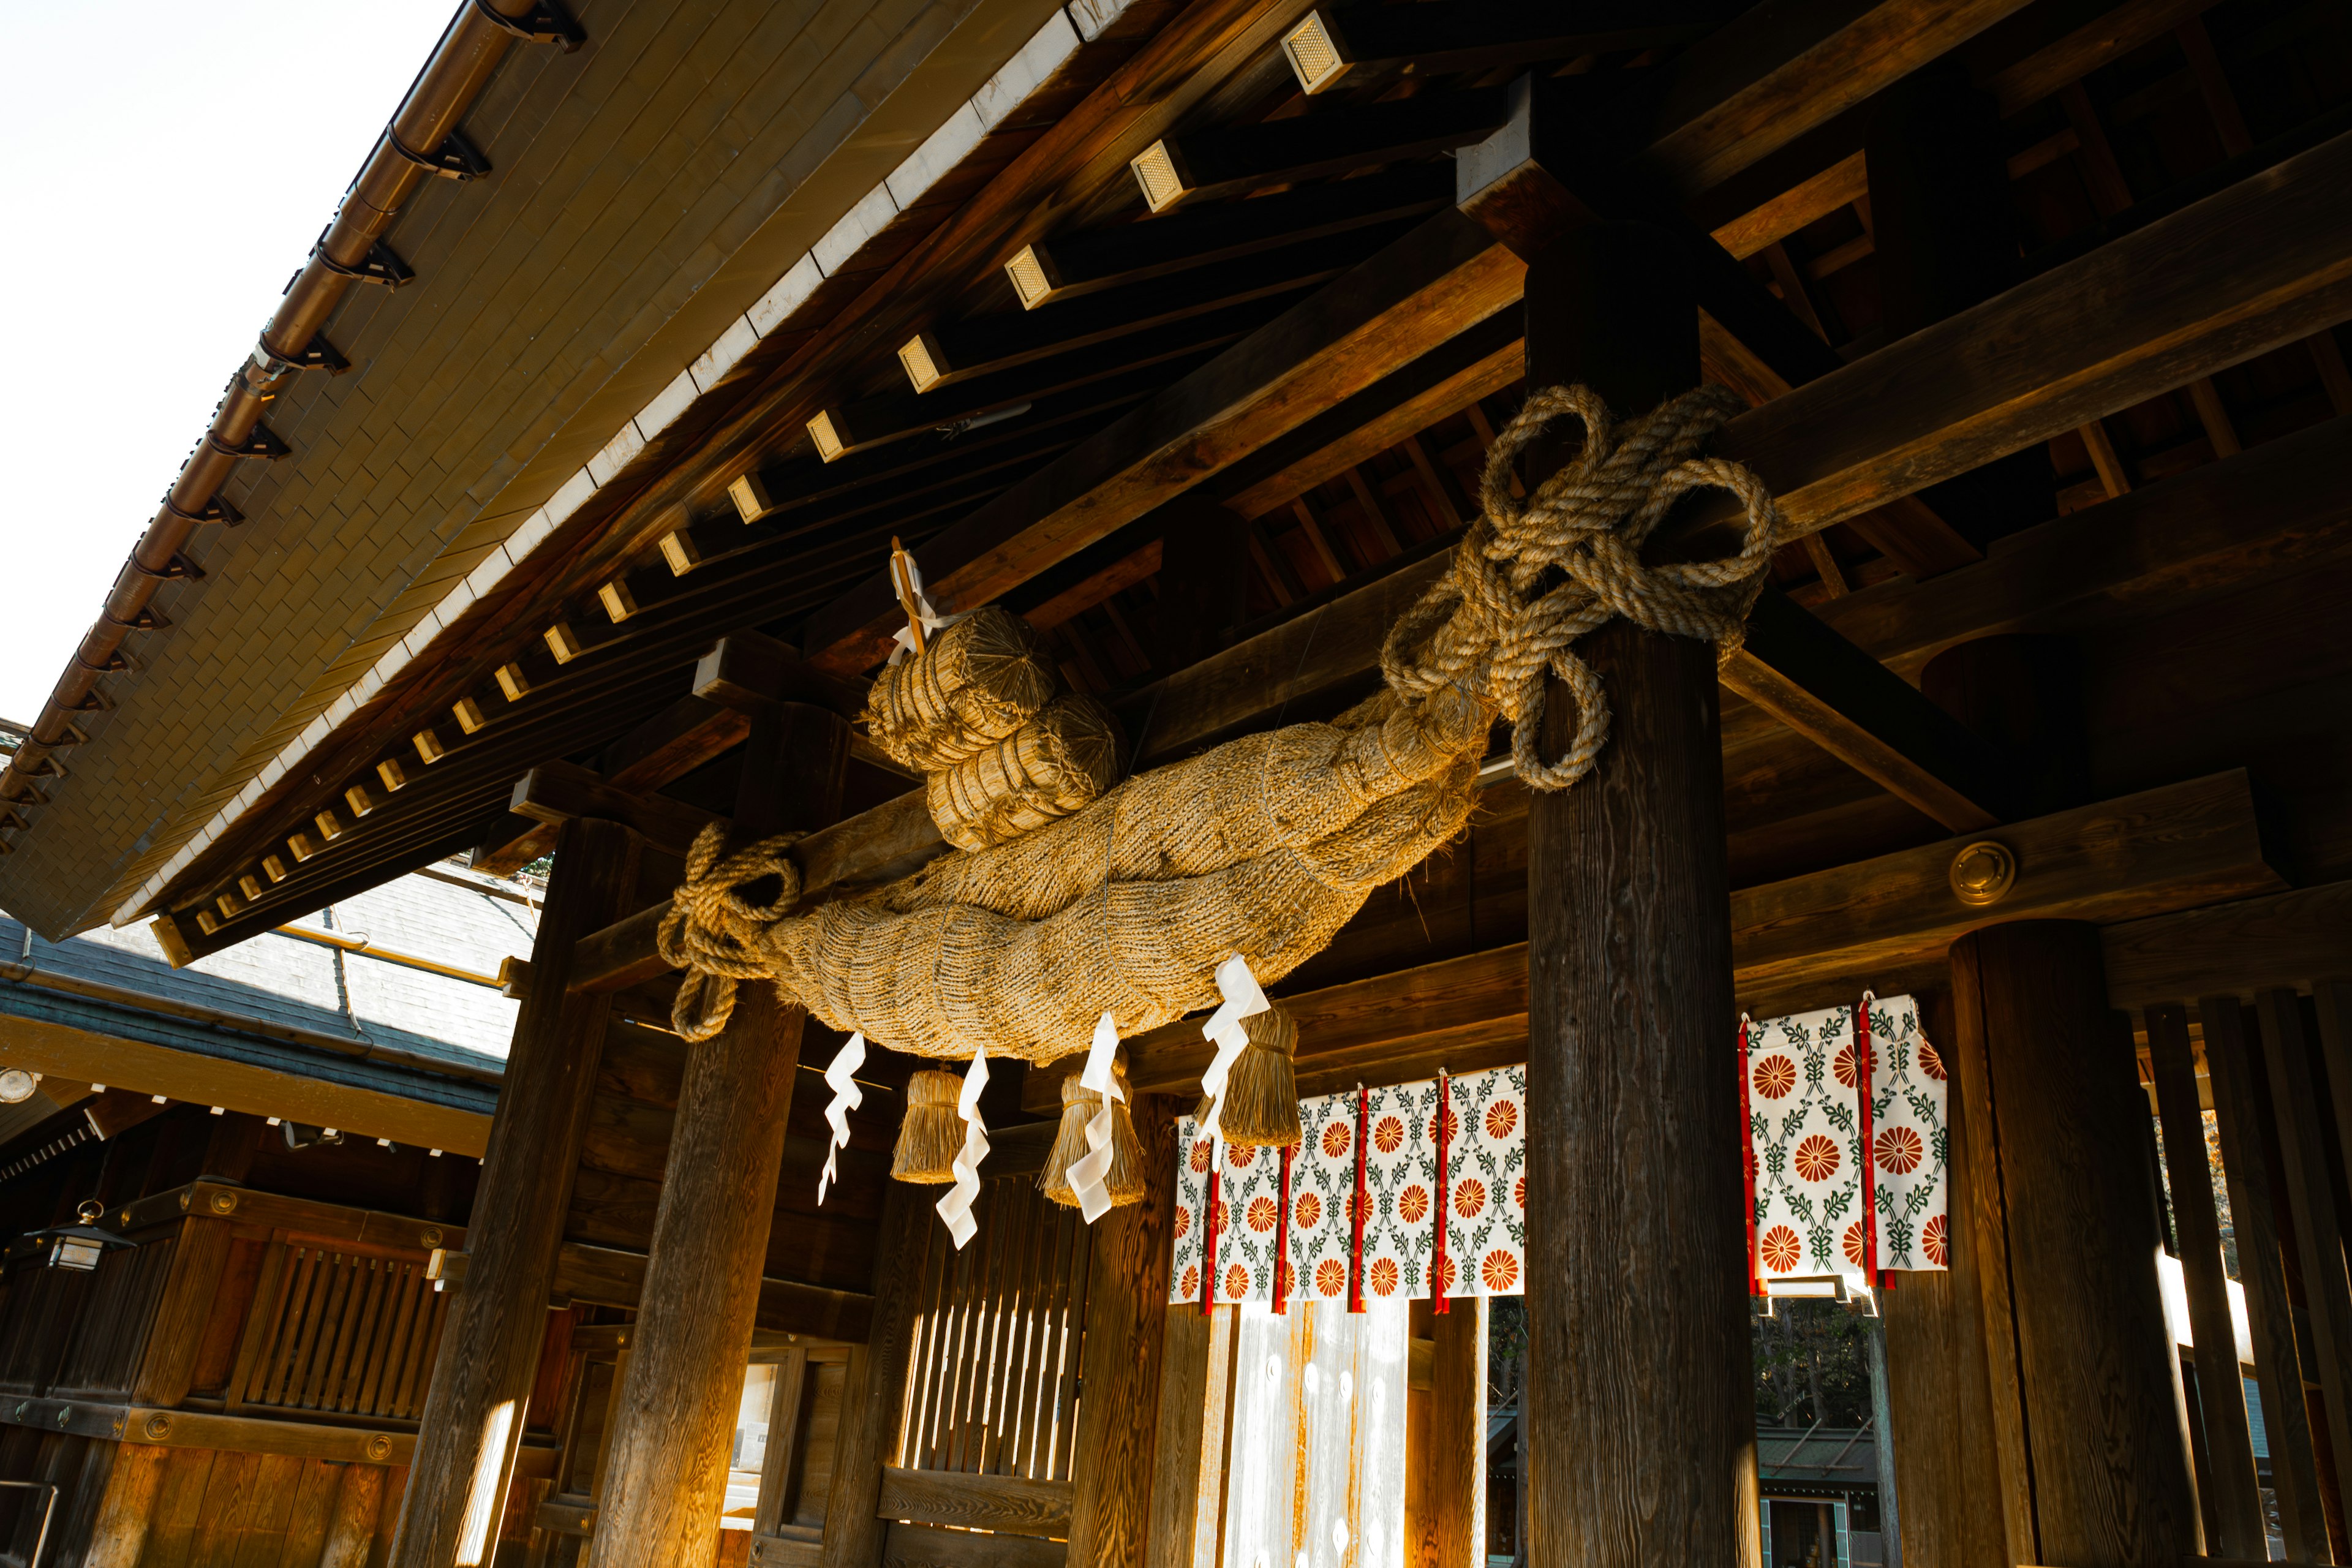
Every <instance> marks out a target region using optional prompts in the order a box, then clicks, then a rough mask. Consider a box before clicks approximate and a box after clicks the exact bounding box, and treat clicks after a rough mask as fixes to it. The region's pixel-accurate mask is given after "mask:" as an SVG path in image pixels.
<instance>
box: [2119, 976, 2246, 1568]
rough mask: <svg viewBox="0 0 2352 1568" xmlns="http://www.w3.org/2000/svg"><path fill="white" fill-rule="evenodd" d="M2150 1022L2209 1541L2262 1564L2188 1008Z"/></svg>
mask: <svg viewBox="0 0 2352 1568" xmlns="http://www.w3.org/2000/svg"><path fill="white" fill-rule="evenodd" d="M2147 1050H2148V1065H2149V1067H2150V1068H2151V1069H2152V1070H2153V1071H2154V1073H2155V1077H2156V1102H2157V1110H2158V1115H2159V1116H2160V1117H2161V1118H2162V1120H2163V1124H2164V1168H2165V1173H2166V1176H2167V1177H2168V1185H2169V1189H2170V1196H2171V1200H2172V1226H2173V1233H2174V1235H2175V1237H2177V1238H2178V1240H2179V1247H2180V1269H2181V1274H2182V1276H2183V1279H2184V1282H2185V1284H2186V1286H2187V1289H2188V1295H2189V1334H2190V1337H2191V1338H2192V1339H2194V1340H2195V1342H2196V1347H2197V1348H2196V1355H2197V1410H2198V1414H2199V1415H2200V1417H2201V1418H2202V1425H2203V1426H2204V1429H2205V1430H2204V1436H2205V1464H2204V1468H2203V1474H2202V1476H2201V1478H2200V1479H2201V1482H2202V1485H2203V1487H2204V1489H2205V1490H2206V1492H2207V1493H2208V1494H2209V1495H2208V1501H2209V1504H2210V1508H2211V1510H2212V1516H2213V1520H2214V1522H2215V1523H2216V1524H2217V1525H2218V1526H2219V1529H2218V1531H2217V1539H2214V1540H2210V1541H2208V1542H2206V1547H2207V1551H2208V1553H2209V1554H2210V1555H2211V1556H2215V1557H2239V1558H2248V1559H2256V1560H2259V1559H2260V1558H2262V1557H2263V1556H2265V1555H2266V1554H2267V1553H2268V1552H2269V1550H2270V1548H2269V1546H2268V1544H2267V1543H2266V1539H2265V1536H2264V1533H2263V1500H2262V1491H2261V1485H2260V1482H2259V1481H2258V1480H2257V1479H2256V1478H2255V1475H2254V1448H2253V1436H2252V1428H2251V1427H2250V1426H2248V1425H2247V1422H2246V1400H2245V1392H2244V1384H2242V1382H2241V1376H2240V1373H2239V1371H2238V1331H2237V1330H2236V1329H2235V1328H2234V1327H2232V1326H2231V1318H2230V1280H2229V1276H2228V1274H2227V1273H2225V1272H2224V1271H2223V1269H2222V1267H2221V1263H2222V1259H2221V1219H2220V1215H2219V1214H2218V1213H2217V1211H2216V1210H2215V1208H2214V1206H2213V1168H2212V1166H2211V1165H2210V1163H2207V1158H2206V1153H2205V1116H2204V1111H2203V1110H2202V1108H2201V1107H2200V1105H2199V1104H2198V1094H2197V1060H2196V1057H2195V1055H2194V1053H2193V1052H2192V1051H2191V1050H2190V1048H2189V1013H2188V1010H2187V1009H2186V1008H2184V1007H2182V1006H2181V1005H2179V1004H2178V1003H2159V1004H2158V1005H2155V1006H2152V1007H2150V1008H2148V1010H2147Z"/></svg>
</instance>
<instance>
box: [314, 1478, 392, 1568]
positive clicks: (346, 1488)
mask: <svg viewBox="0 0 2352 1568" xmlns="http://www.w3.org/2000/svg"><path fill="white" fill-rule="evenodd" d="M383 1479H384V1471H383V1466H382V1465H345V1466H344V1467H343V1473H342V1477H341V1479H340V1480H338V1481H337V1482H336V1484H335V1511H334V1513H333V1514H332V1516H331V1517H330V1518H329V1520H328V1521H327V1540H326V1543H325V1544H324V1545H323V1546H321V1547H320V1550H319V1568H367V1560H368V1550H369V1548H370V1547H371V1546H373V1544H374V1542H375V1527H376V1516H377V1515H378V1514H379V1513H380V1512H381V1511H382V1510H383Z"/></svg>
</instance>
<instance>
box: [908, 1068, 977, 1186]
mask: <svg viewBox="0 0 2352 1568" xmlns="http://www.w3.org/2000/svg"><path fill="white" fill-rule="evenodd" d="M962 1093H963V1079H961V1077H959V1076H957V1075H956V1074H954V1073H951V1072H919V1073H917V1074H916V1075H915V1076H914V1077H912V1078H910V1079H908V1080H907V1119H906V1120H905V1121H901V1122H900V1123H899V1124H898V1150H897V1152H895V1153H893V1154H892V1156H891V1159H890V1174H891V1176H892V1177H893V1178H894V1179H896V1180H898V1181H901V1182H952V1181H954V1180H955V1171H954V1168H953V1167H954V1165H955V1157H956V1155H958V1154H959V1153H961V1152H962V1151H963V1131H964V1130H963V1117H962V1116H961V1115H960V1114H959V1113H958V1112H957V1110H956V1101H957V1100H958V1099H959V1097H961V1095H962Z"/></svg>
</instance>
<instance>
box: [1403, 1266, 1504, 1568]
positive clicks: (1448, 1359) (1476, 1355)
mask: <svg viewBox="0 0 2352 1568" xmlns="http://www.w3.org/2000/svg"><path fill="white" fill-rule="evenodd" d="M1451 1306H1452V1310H1450V1311H1448V1312H1447V1313H1446V1314H1445V1315H1444V1317H1438V1316H1436V1315H1435V1314H1432V1315H1431V1317H1430V1320H1429V1321H1430V1328H1431V1340H1432V1349H1431V1352H1430V1358H1429V1390H1428V1392H1427V1393H1426V1394H1417V1395H1415V1398H1417V1399H1419V1400H1421V1401H1422V1402H1423V1403H1424V1404H1425V1405H1426V1408H1427V1410H1428V1413H1429V1414H1428V1421H1427V1425H1426V1427H1425V1432H1426V1440H1427V1443H1428V1447H1426V1448H1425V1449H1424V1450H1423V1454H1422V1457H1421V1458H1420V1460H1419V1461H1418V1462H1417V1463H1416V1465H1415V1466H1414V1468H1416V1469H1417V1470H1419V1471H1420V1472H1421V1475H1420V1480H1421V1483H1422V1486H1423V1498H1424V1500H1425V1501H1426V1505H1427V1506H1426V1507H1425V1508H1424V1509H1423V1510H1422V1513H1421V1517H1420V1519H1419V1520H1418V1521H1412V1522H1408V1524H1407V1525H1406V1529H1405V1553H1404V1560H1405V1562H1406V1563H1407V1564H1408V1565H1409V1568H1457V1565H1458V1564H1460V1563H1476V1562H1479V1561H1481V1560H1483V1559H1484V1558H1485V1557H1486V1542H1483V1541H1481V1540H1479V1539H1477V1530H1476V1528H1475V1527H1476V1525H1477V1522H1478V1520H1479V1518H1480V1516H1481V1515H1483V1513H1484V1511H1485V1510H1482V1509H1480V1508H1479V1507H1478V1506H1477V1504H1478V1502H1479V1500H1480V1494H1481V1493H1483V1492H1484V1490H1485V1489H1486V1298H1485V1297H1484V1296H1465V1297H1463V1298H1462V1299H1460V1300H1456V1301H1454V1302H1452V1303H1451ZM1414 1522H1417V1523H1418V1524H1419V1526H1420V1528H1419V1529H1418V1530H1415V1529H1414V1528H1413V1523H1414Z"/></svg>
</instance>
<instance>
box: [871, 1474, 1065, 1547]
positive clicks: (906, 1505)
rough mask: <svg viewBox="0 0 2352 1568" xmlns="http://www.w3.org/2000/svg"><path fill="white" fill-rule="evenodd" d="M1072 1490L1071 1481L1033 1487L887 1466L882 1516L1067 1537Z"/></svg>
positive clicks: (1016, 1480) (1021, 1481) (1010, 1479)
mask: <svg viewBox="0 0 2352 1568" xmlns="http://www.w3.org/2000/svg"><path fill="white" fill-rule="evenodd" d="M1071 1489H1072V1483H1070V1482H1068V1481H1033V1480H1030V1479H1027V1478H1026V1477H1023V1476H991V1475H973V1474H971V1473H969V1472H967V1471H963V1470H902V1469H900V1468H898V1467H897V1466H895V1465H886V1466H884V1467H883V1468H882V1496H881V1501H880V1502H879V1503H878V1504H877V1505H876V1511H877V1514H878V1515H879V1516H880V1517H881V1518H883V1519H904V1520H911V1521H914V1522H916V1523H918V1524H947V1525H953V1526H955V1527H957V1528H958V1529H961V1530H993V1531H1002V1532H1003V1533H1006V1534H1010V1535H1059V1536H1064V1537H1066V1536H1067V1535H1068V1533H1069V1528H1070V1496H1071Z"/></svg>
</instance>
